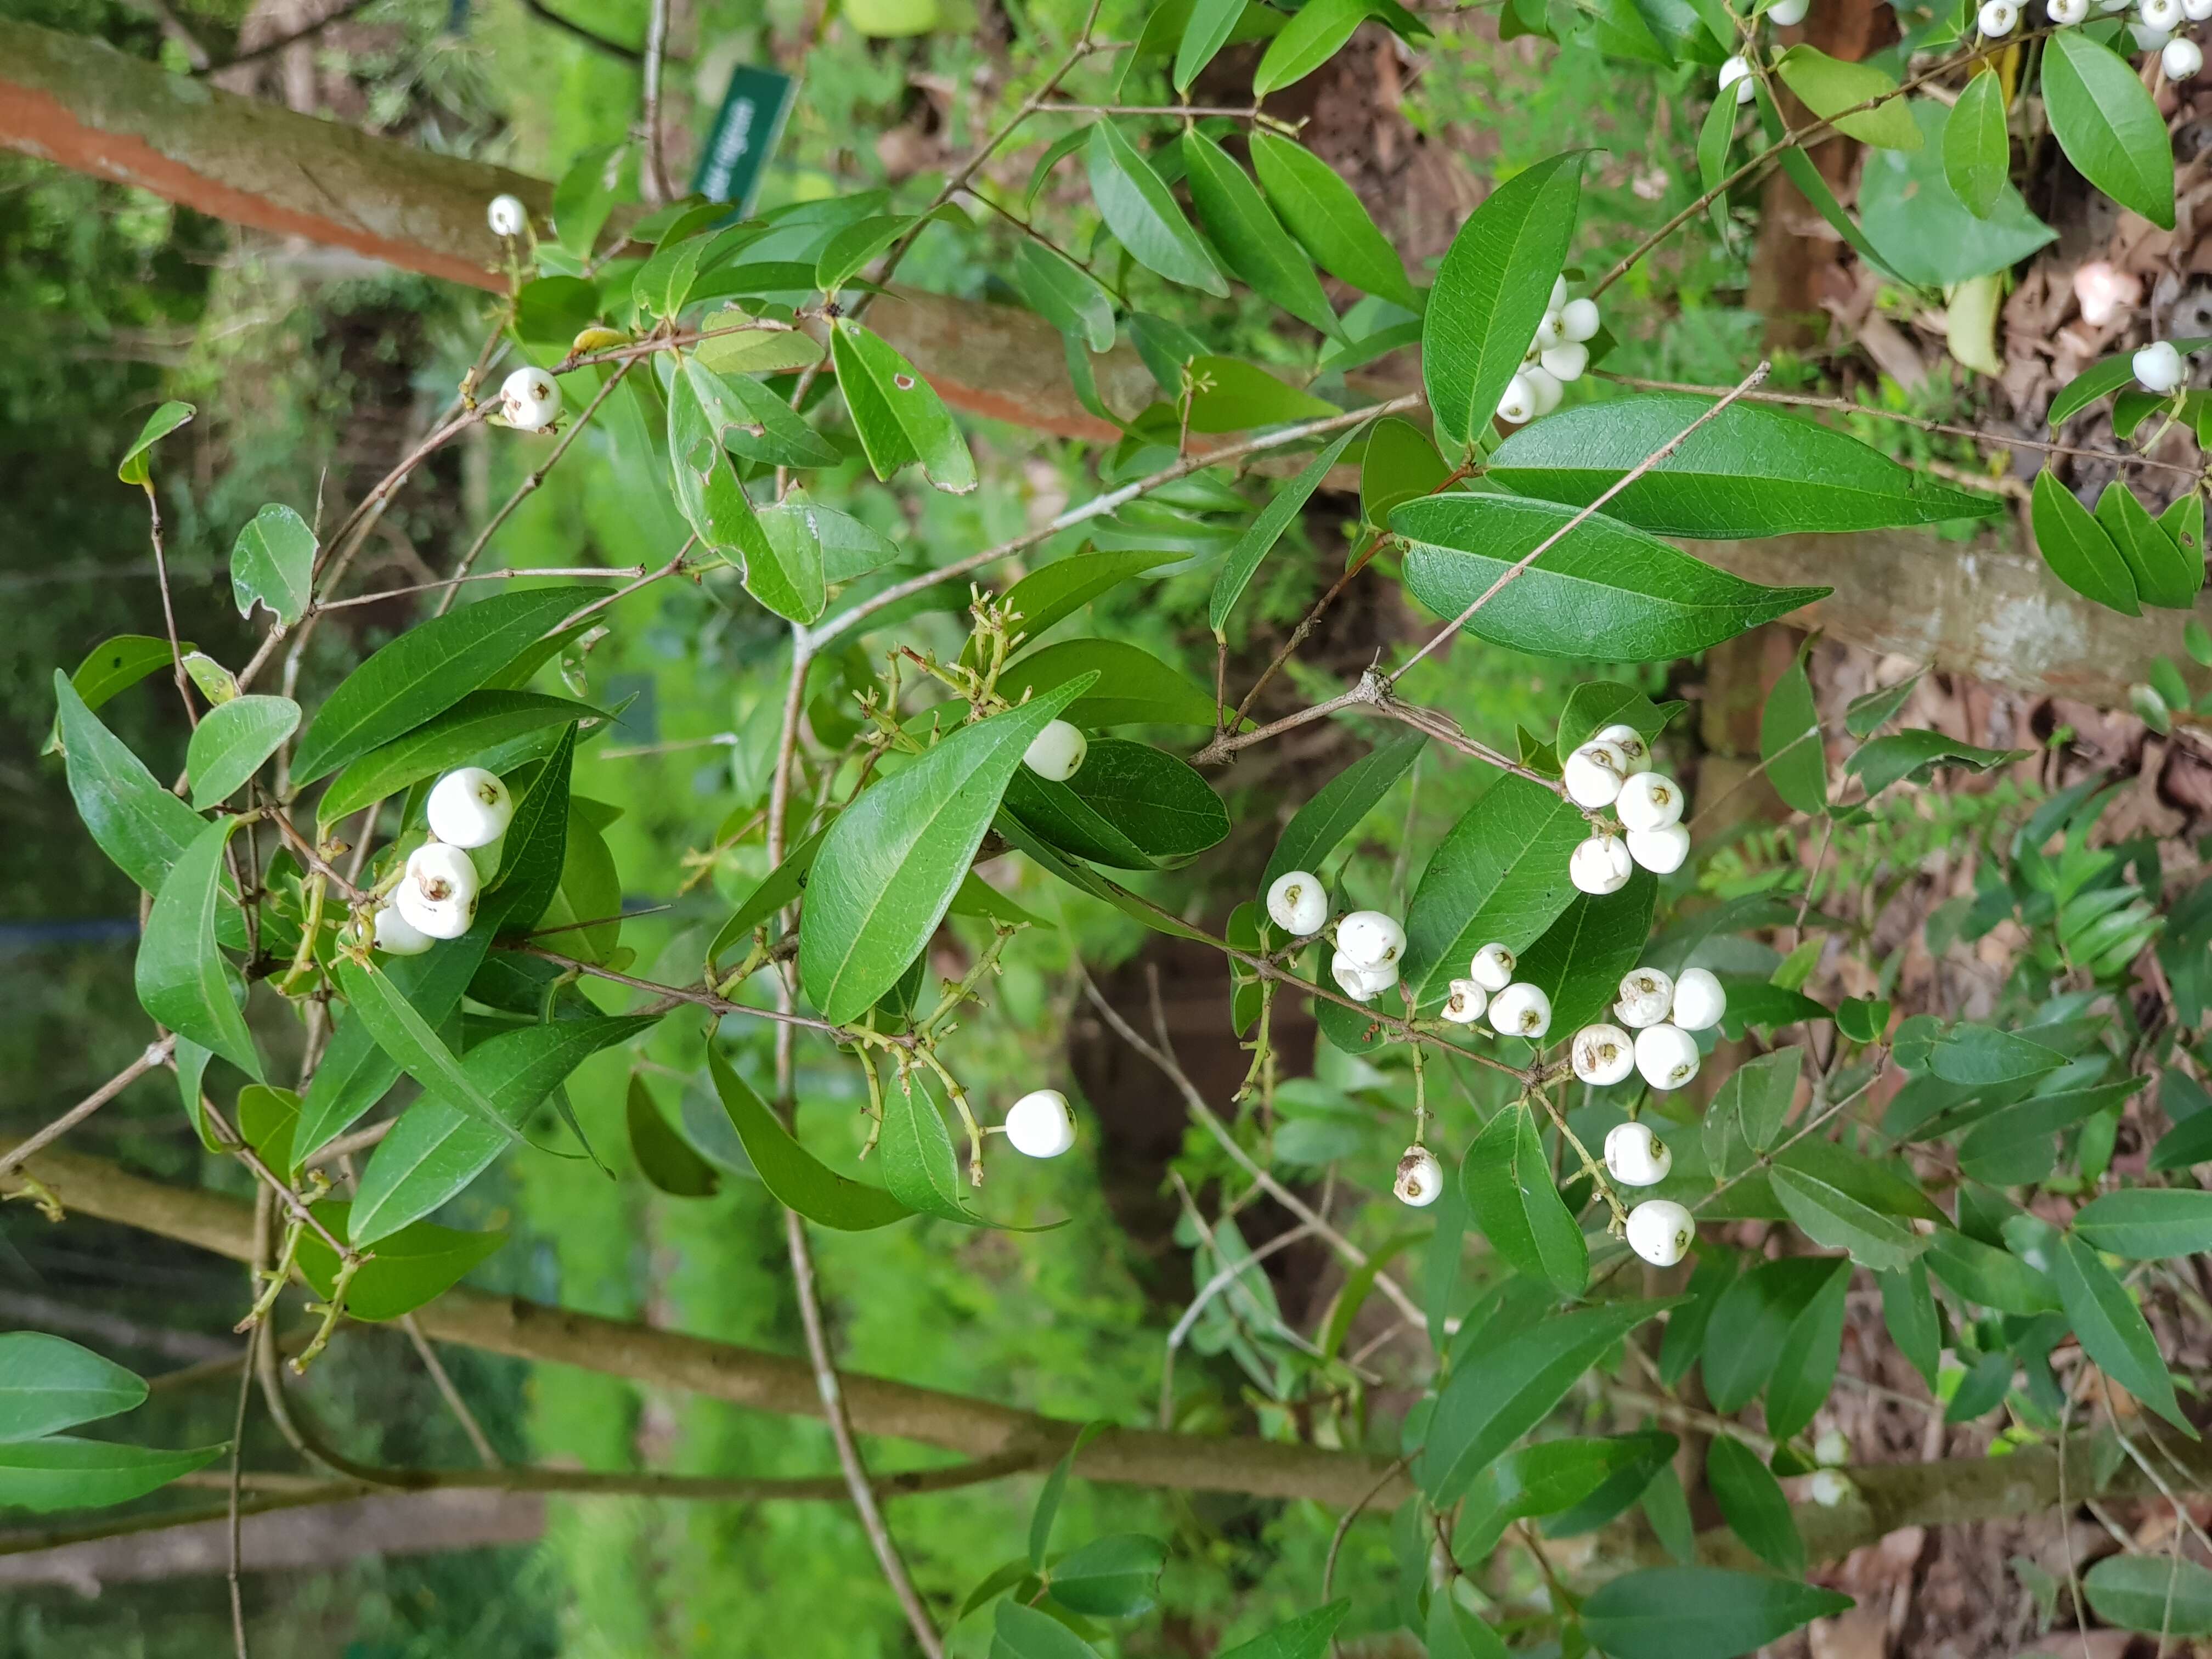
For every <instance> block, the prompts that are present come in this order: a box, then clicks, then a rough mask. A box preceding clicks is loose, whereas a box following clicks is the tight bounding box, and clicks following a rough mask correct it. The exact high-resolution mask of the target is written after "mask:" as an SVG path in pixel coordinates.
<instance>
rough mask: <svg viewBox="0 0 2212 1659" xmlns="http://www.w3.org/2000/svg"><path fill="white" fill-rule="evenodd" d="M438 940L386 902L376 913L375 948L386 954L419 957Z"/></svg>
mask: <svg viewBox="0 0 2212 1659" xmlns="http://www.w3.org/2000/svg"><path fill="white" fill-rule="evenodd" d="M437 942H438V941H437V940H435V939H432V938H431V937H430V936H429V935H428V933H424V932H423V931H422V929H421V928H419V927H416V926H415V925H414V923H412V922H410V921H408V920H407V918H406V917H404V916H403V915H400V914H399V907H398V905H396V904H387V905H386V906H385V907H384V908H382V909H381V910H379V911H378V912H377V913H376V948H377V949H378V950H380V951H383V952H384V953H385V954H386V956H393V957H419V956H421V955H422V952H423V951H427V950H428V949H429V948H430V947H431V946H432V945H435V944H436V943H437Z"/></svg>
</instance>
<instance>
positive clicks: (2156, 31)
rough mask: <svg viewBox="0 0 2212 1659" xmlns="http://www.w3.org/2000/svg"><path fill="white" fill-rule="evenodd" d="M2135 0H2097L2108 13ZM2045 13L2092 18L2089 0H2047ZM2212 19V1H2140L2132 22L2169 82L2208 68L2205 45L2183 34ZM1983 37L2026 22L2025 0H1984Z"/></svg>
mask: <svg viewBox="0 0 2212 1659" xmlns="http://www.w3.org/2000/svg"><path fill="white" fill-rule="evenodd" d="M2128 5H2129V0H2097V9H2098V10H2100V11H2103V12H2108V13H2109V12H2118V11H2125V10H2126V9H2128ZM2043 9H2044V12H2045V15H2047V16H2048V17H2049V18H2050V19H2051V21H2052V22H2053V23H2057V24H2059V25H2061V26H2064V27H2070V26H2071V25H2073V24H2075V23H2081V22H2086V21H2088V16H2089V0H2044V8H2043ZM2208 18H2212V0H2140V4H2139V5H2138V6H2137V8H2136V21H2134V22H2133V23H2132V24H2130V26H2129V28H2130V33H2132V34H2133V35H2134V36H2135V42H2136V48H2137V50H2139V51H2142V52H2156V53H2157V54H2158V60H2159V64H2160V67H2161V68H2163V69H2164V70H2165V71H2166V79H2167V80H2169V81H2186V80H2188V79H2189V78H2190V77H2191V76H2193V75H2195V74H2196V73H2197V71H2198V70H2202V69H2203V67H2204V50H2203V47H2201V46H2198V45H2197V43H2196V42H2195V41H2194V40H2189V39H2188V38H2187V37H2185V36H2183V35H2181V34H2180V33H2179V31H2180V28H2181V26H2182V25H2183V24H2184V23H2202V22H2203V21H2205V20H2206V19H2208ZM1974 21H1975V24H1976V26H1977V27H1978V28H1979V29H1980V30H1981V32H1982V35H1983V38H1984V39H1985V40H2002V39H2004V37H2005V36H2007V35H2008V34H2010V33H2012V32H2013V31H2014V30H2015V28H2017V27H2020V0H1983V3H1982V8H1981V10H1980V11H1979V12H1978V13H1977V14H1976V15H1975V19H1974Z"/></svg>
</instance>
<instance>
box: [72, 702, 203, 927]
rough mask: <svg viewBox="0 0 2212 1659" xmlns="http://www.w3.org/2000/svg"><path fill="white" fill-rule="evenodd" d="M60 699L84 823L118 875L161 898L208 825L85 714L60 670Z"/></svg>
mask: <svg viewBox="0 0 2212 1659" xmlns="http://www.w3.org/2000/svg"><path fill="white" fill-rule="evenodd" d="M54 696H55V698H56V701H57V702H58V705H59V708H60V713H59V714H58V718H57V726H58V730H59V732H60V733H61V740H62V750H63V755H64V759H65V760H66V761H67V763H68V769H69V787H70V799H72V800H74V801H75V802H76V813H77V817H79V818H80V819H82V821H83V823H84V827H85V829H86V830H87V831H88V833H89V834H90V835H91V836H92V838H93V840H94V842H96V843H98V845H99V848H100V851H101V852H103V853H105V854H107V856H108V858H109V859H110V860H112V861H113V863H114V864H115V866H116V867H117V868H118V869H119V870H121V871H122V872H123V873H124V874H125V875H126V876H128V877H130V878H131V880H132V881H134V882H136V883H137V884H138V885H139V886H140V887H142V888H143V889H144V890H146V891H148V892H149V893H151V892H156V891H158V890H160V889H161V884H162V883H163V882H164V881H165V880H166V879H167V876H168V874H169V871H170V869H171V867H172V866H174V865H175V863H176V862H177V860H178V859H179V857H180V856H181V855H182V854H183V853H184V851H185V848H187V847H189V846H190V845H191V843H192V842H193V840H194V839H195V838H196V837H197V836H199V834H200V833H201V831H202V830H203V829H205V828H206V825H205V823H204V821H203V820H202V819H201V817H200V816H199V814H198V813H197V812H195V811H192V809H191V807H189V806H187V805H185V804H184V802H182V801H180V800H179V799H177V798H176V797H175V796H174V795H173V794H171V793H169V792H168V791H167V790H166V789H164V788H163V787H161V785H160V784H159V783H157V782H156V781H155V778H154V775H153V774H152V773H151V772H149V771H148V770H147V769H146V763H144V762H143V761H142V760H140V759H139V758H138V757H137V756H136V755H134V754H132V753H131V750H130V748H129V747H128V746H127V745H126V744H125V743H124V742H123V740H122V739H121V738H118V737H117V736H116V735H115V734H114V733H113V732H110V731H109V730H108V729H107V727H106V726H105V725H104V724H102V723H101V721H100V719H99V717H98V716H96V715H95V714H93V713H92V711H91V710H90V709H88V708H86V707H85V703H84V699H83V698H82V697H81V696H78V695H77V691H76V686H74V685H73V684H70V678H69V676H68V675H66V674H64V673H63V672H62V671H61V670H59V669H58V668H57V669H56V670H55V671H54Z"/></svg>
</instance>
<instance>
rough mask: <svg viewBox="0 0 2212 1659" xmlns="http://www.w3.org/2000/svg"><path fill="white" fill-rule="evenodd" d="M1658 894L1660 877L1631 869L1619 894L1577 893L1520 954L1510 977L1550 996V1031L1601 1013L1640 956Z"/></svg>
mask: <svg viewBox="0 0 2212 1659" xmlns="http://www.w3.org/2000/svg"><path fill="white" fill-rule="evenodd" d="M1658 898H1659V878H1657V877H1656V876H1655V875H1653V874H1652V873H1651V872H1650V871H1648V870H1638V871H1636V872H1633V873H1632V874H1631V875H1630V877H1629V878H1628V884H1627V885H1626V886H1625V887H1623V888H1622V889H1621V890H1620V891H1619V892H1617V893H1608V894H1604V895H1602V896H1601V895H1598V894H1595V893H1577V894H1576V895H1575V896H1574V898H1573V899H1572V901H1571V902H1569V904H1568V905H1567V908H1565V909H1564V910H1562V911H1561V912H1560V913H1559V916H1558V918H1557V919H1556V920H1555V921H1553V923H1552V925H1551V926H1550V927H1547V928H1546V929H1545V930H1544V933H1543V937H1542V938H1541V939H1538V940H1537V941H1536V942H1535V943H1534V945H1530V946H1529V947H1528V949H1527V950H1525V951H1522V952H1521V953H1520V955H1521V961H1520V965H1519V967H1518V968H1517V969H1516V970H1515V973H1514V977H1515V978H1516V979H1520V980H1525V981H1528V983H1529V984H1531V985H1534V987H1537V988H1538V989H1539V990H1541V991H1542V992H1543V993H1544V994H1545V995H1546V996H1547V997H1549V998H1550V999H1551V1000H1552V1030H1553V1031H1556V1032H1561V1033H1567V1032H1572V1031H1575V1030H1578V1029H1580V1028H1581V1027H1583V1026H1584V1025H1587V1024H1589V1023H1590V1022H1591V1021H1593V1020H1596V1019H1601V1018H1604V1017H1605V1013H1606V1011H1607V1009H1608V1008H1610V1007H1611V1006H1613V1001H1614V1000H1615V999H1616V998H1618V997H1619V996H1620V981H1621V977H1622V975H1625V974H1626V973H1627V972H1628V971H1629V969H1632V968H1633V967H1635V966H1636V964H1637V963H1638V962H1640V961H1642V960H1643V957H1644V947H1645V946H1646V945H1648V944H1649V943H1650V939H1651V914H1652V911H1653V910H1654V909H1655V908H1656V906H1657V903H1658Z"/></svg>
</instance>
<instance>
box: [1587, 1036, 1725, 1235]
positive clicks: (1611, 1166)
mask: <svg viewBox="0 0 2212 1659" xmlns="http://www.w3.org/2000/svg"><path fill="white" fill-rule="evenodd" d="M1590 1029H1591V1030H1604V1029H1607V1028H1604V1027H1599V1026H1593V1027H1591V1028H1590ZM1579 1041H1580V1039H1577V1042H1579ZM1673 1168H1674V1153H1672V1152H1668V1150H1667V1143H1666V1142H1664V1141H1662V1139H1659V1137H1658V1136H1657V1135H1655V1134H1653V1133H1651V1130H1650V1127H1649V1126H1648V1125H1646V1124H1642V1123H1621V1124H1616V1125H1615V1126H1614V1127H1613V1130H1612V1132H1611V1133H1608V1134H1607V1136H1606V1138H1605V1171H1606V1173H1607V1175H1609V1176H1612V1177H1613V1179H1614V1180H1615V1181H1617V1182H1620V1184H1621V1185H1622V1186H1624V1187H1656V1186H1657V1185H1658V1184H1659V1183H1660V1182H1662V1181H1664V1180H1665V1179H1666V1178H1667V1172H1668V1170H1672V1169H1673ZM1697 1234H1698V1225H1697V1222H1696V1221H1695V1220H1694V1219H1693V1218H1692V1216H1691V1214H1690V1212H1689V1211H1688V1210H1686V1209H1685V1208H1684V1207H1683V1206H1681V1205H1680V1204H1677V1203H1676V1202H1675V1201H1674V1200H1673V1199H1671V1198H1647V1199H1645V1200H1644V1201H1643V1202H1642V1203H1641V1204H1638V1206H1636V1207H1635V1208H1634V1209H1632V1210H1631V1211H1630V1212H1628V1248H1629V1249H1632V1250H1634V1251H1635V1252H1636V1254H1637V1255H1640V1256H1642V1257H1643V1258H1644V1260H1645V1261H1649V1262H1650V1264H1651V1265H1652V1266H1653V1267H1673V1266H1674V1264H1675V1263H1676V1262H1677V1261H1680V1260H1681V1259H1682V1256H1683V1254H1684V1253H1685V1252H1686V1251H1687V1250H1688V1249H1689V1248H1690V1241H1691V1240H1692V1239H1693V1238H1695V1237H1697Z"/></svg>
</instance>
